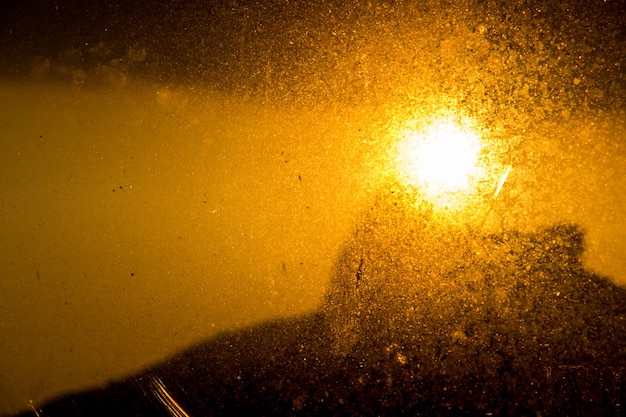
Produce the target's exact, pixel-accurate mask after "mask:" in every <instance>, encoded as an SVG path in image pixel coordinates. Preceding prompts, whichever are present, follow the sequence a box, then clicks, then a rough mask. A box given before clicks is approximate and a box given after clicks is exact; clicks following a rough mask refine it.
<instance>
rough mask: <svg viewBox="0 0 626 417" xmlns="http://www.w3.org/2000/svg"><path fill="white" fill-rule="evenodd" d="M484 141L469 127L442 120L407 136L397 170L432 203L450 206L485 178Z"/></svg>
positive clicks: (407, 182) (403, 139)
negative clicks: (483, 175)
mask: <svg viewBox="0 0 626 417" xmlns="http://www.w3.org/2000/svg"><path fill="white" fill-rule="evenodd" d="M480 152H481V140H480V138H479V136H478V134H477V133H476V132H475V131H474V130H472V129H471V128H470V127H469V126H464V125H461V124H459V123H457V122H455V121H454V120H452V119H439V120H436V121H434V122H433V123H432V124H430V125H428V126H427V127H426V128H424V129H423V130H420V131H408V132H406V133H405V135H404V137H403V138H402V140H401V142H400V143H399V145H398V150H397V161H396V162H397V166H398V169H399V173H400V177H401V179H402V181H403V182H404V183H405V185H410V186H413V187H416V188H418V189H420V191H421V193H422V194H423V195H424V197H425V198H426V199H428V200H429V201H430V202H431V203H434V204H435V205H438V206H450V205H456V204H457V203H458V201H456V200H458V199H459V197H463V195H464V194H467V193H469V192H471V191H472V188H473V187H474V185H475V183H476V181H477V180H478V177H480V175H481V172H482V170H481V168H480V167H479V155H480Z"/></svg>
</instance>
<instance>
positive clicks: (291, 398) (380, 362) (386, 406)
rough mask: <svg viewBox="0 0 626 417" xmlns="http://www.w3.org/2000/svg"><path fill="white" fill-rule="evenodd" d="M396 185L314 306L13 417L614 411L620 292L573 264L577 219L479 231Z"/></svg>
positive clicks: (623, 333)
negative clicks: (441, 219)
mask: <svg viewBox="0 0 626 417" xmlns="http://www.w3.org/2000/svg"><path fill="white" fill-rule="evenodd" d="M405 198H406V196H402V195H400V193H397V192H396V191H394V190H391V191H389V192H387V193H383V195H382V196H381V197H380V198H379V199H377V200H376V201H375V203H374V204H373V205H372V206H371V208H370V209H369V210H368V211H367V212H366V213H365V215H364V216H363V219H362V221H361V222H360V223H359V224H358V225H357V227H356V228H355V230H354V232H353V234H352V235H351V237H350V238H349V239H348V240H347V242H346V244H345V246H344V248H343V250H342V252H341V254H340V256H339V259H338V261H337V267H336V273H335V275H334V276H333V277H332V279H331V283H330V286H329V289H328V291H327V295H326V298H325V299H324V302H323V304H322V306H321V308H320V309H319V311H317V312H315V313H313V314H310V315H306V316H301V317H294V318H286V319H281V320H276V321H272V322H268V323H265V324H262V325H259V326H254V327H250V328H247V329H244V330H240V331H235V332H229V333H223V334H221V335H218V336H217V337H215V338H214V339H212V340H209V341H207V342H206V343H203V344H200V345H197V346H195V347H193V348H191V349H189V350H187V351H185V352H182V353H181V354H179V355H176V356H174V357H172V358H171V359H169V360H167V361H165V362H163V363H161V364H158V365H156V366H154V367H151V368H150V369H147V370H145V371H144V372H141V373H139V374H137V375H134V376H132V377H130V378H128V379H126V380H123V381H120V382H115V383H113V384H111V385H109V386H106V387H102V388H98V389H95V390H91V391H86V392H82V393H75V394H70V395H67V396H64V397H61V398H59V399H57V400H54V401H52V402H50V403H48V404H45V405H43V406H41V407H38V408H33V410H31V411H30V412H28V413H24V414H23V415H24V416H25V415H38V416H64V417H67V416H83V415H85V416H86V415H89V416H113V415H114V416H158V415H162V416H170V415H173V416H185V415H188V416H200V415H202V416H220V415H224V416H233V415H258V416H281V415H412V416H416V415H427V416H444V415H449V416H463V415H476V416H478V415H480V416H485V415H512V416H539V415H541V416H550V415H575V416H586V415H594V416H597V415H603V416H611V415H614V416H618V415H622V414H623V408H624V405H623V399H624V398H626V396H625V394H626V392H625V387H626V385H625V382H626V381H625V376H624V375H625V371H626V360H625V358H626V356H625V349H626V343H625V342H626V291H625V290H624V289H622V288H620V287H618V286H616V285H615V284H613V283H611V282H610V281H609V280H608V279H606V278H604V277H601V276H598V275H596V274H594V273H592V272H589V271H587V270H586V269H585V268H584V266H583V264H582V261H581V256H582V254H583V252H584V232H583V231H582V230H581V229H580V228H579V227H578V226H577V225H574V224H565V223H563V224H556V225H552V226H549V227H546V228H543V229H539V230H536V231H534V232H532V233H521V232H517V231H506V232H502V233H497V234H487V233H480V232H479V231H476V230H471V229H468V228H463V227H456V228H455V227H450V226H442V225H437V224H436V222H435V221H434V220H433V216H432V212H430V211H429V210H428V209H419V208H412V209H407V204H406V201H404V200H405ZM415 207H416V206H415Z"/></svg>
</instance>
